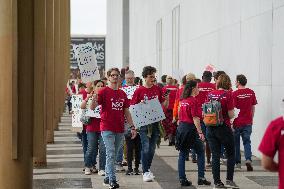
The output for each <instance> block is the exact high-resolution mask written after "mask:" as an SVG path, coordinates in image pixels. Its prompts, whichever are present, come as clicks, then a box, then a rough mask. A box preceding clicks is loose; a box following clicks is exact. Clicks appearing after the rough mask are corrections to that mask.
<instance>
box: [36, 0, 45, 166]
mask: <svg viewBox="0 0 284 189" xmlns="http://www.w3.org/2000/svg"><path fill="white" fill-rule="evenodd" d="M34 2H35V7H34V15H35V23H34V35H35V40H34V47H35V49H34V52H35V54H34V61H35V62H34V77H35V78H34V87H35V90H34V132H33V140H34V143H33V164H34V166H35V167H41V166H46V124H45V88H46V86H45V61H46V0H36V1H34Z"/></svg>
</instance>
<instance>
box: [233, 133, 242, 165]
mask: <svg viewBox="0 0 284 189" xmlns="http://www.w3.org/2000/svg"><path fill="white" fill-rule="evenodd" d="M241 130H242V129H241V128H235V131H234V138H235V151H236V164H239V163H241V150H240V132H241Z"/></svg>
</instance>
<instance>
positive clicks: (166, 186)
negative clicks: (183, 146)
mask: <svg viewBox="0 0 284 189" xmlns="http://www.w3.org/2000/svg"><path fill="white" fill-rule="evenodd" d="M70 125H71V117H70V116H69V115H65V114H64V115H63V116H62V118H61V123H60V124H59V131H56V132H55V143H54V144H51V145H47V162H48V166H47V168H42V169H34V188H36V189H53V188H57V189H59V188H85V189H87V188H95V189H106V188H107V187H105V186H103V185H102V183H103V177H102V176H99V175H97V174H93V175H90V176H86V175H84V174H83V172H82V169H83V155H82V147H81V143H80V141H79V140H78V139H77V137H76V134H75V133H74V132H71V131H70V129H71V126H70ZM177 154H178V152H177V151H176V150H175V148H174V147H172V146H167V145H166V143H162V145H161V147H160V148H159V149H157V150H156V156H155V158H154V162H153V165H152V168H151V170H152V172H154V174H155V176H156V180H155V182H150V183H145V182H143V181H142V176H141V175H140V176H136V175H133V176H126V175H125V174H124V173H118V174H117V175H118V179H119V184H120V188H121V189H177V188H181V187H180V185H179V182H178V179H177V175H178V174H177V158H178V156H177ZM253 164H254V171H253V172H246V171H245V167H244V169H243V170H241V171H236V173H235V182H236V183H237V184H238V185H239V186H240V188H242V189H260V188H265V189H277V174H275V173H270V172H265V171H264V170H263V169H262V168H261V167H260V161H259V160H257V159H256V158H254V160H253ZM221 169H222V171H221V176H222V179H223V180H224V179H225V174H226V168H225V166H222V167H221ZM186 174H187V176H188V178H189V179H190V180H191V181H193V184H194V185H195V186H193V187H187V188H189V189H193V188H204V189H207V188H208V189H209V188H213V185H212V186H210V187H204V186H202V187H198V186H196V185H197V184H196V183H197V165H196V164H193V163H191V162H187V163H186ZM206 178H207V179H208V180H210V181H212V180H213V179H212V174H211V171H207V172H206Z"/></svg>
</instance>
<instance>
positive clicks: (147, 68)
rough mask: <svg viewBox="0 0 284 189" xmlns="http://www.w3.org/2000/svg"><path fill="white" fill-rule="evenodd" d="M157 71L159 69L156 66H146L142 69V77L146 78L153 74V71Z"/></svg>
mask: <svg viewBox="0 0 284 189" xmlns="http://www.w3.org/2000/svg"><path fill="white" fill-rule="evenodd" d="M156 72H157V70H156V68H155V67H152V66H145V67H144V68H143V71H142V77H143V78H146V77H147V76H148V75H152V74H153V73H156Z"/></svg>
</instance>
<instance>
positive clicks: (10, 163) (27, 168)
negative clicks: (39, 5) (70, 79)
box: [0, 0, 34, 189]
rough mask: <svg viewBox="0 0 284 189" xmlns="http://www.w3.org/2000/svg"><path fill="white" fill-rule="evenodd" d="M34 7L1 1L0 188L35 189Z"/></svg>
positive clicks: (30, 3) (29, 0)
mask: <svg viewBox="0 0 284 189" xmlns="http://www.w3.org/2000/svg"><path fill="white" fill-rule="evenodd" d="M33 8H34V7H33V0H21V1H17V0H2V1H0V75H1V79H0V104H1V108H0V152H1V153H0V183H1V184H0V189H6V188H13V189H22V188H32V171H33V170H32V133H33V100H34V99H33V98H34V94H33V91H34V84H33V80H34V75H33V63H34V51H33V50H34V44H33V42H34V36H33V35H34V33H33V25H34V14H33Z"/></svg>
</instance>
